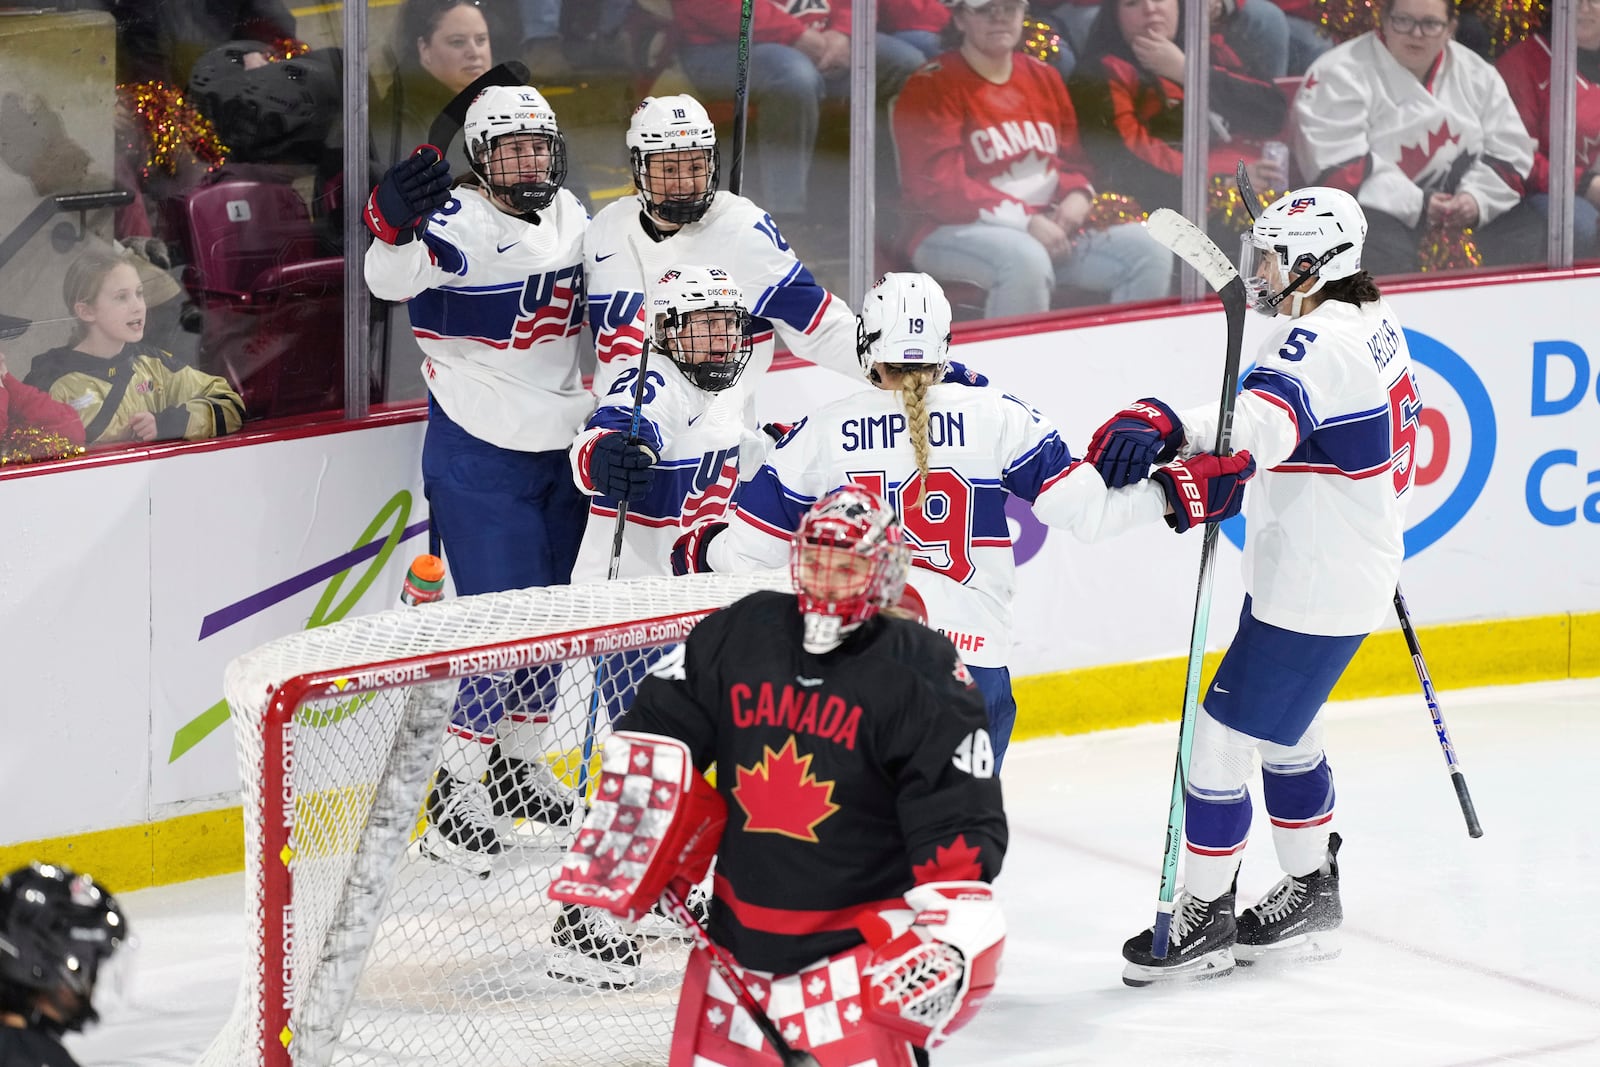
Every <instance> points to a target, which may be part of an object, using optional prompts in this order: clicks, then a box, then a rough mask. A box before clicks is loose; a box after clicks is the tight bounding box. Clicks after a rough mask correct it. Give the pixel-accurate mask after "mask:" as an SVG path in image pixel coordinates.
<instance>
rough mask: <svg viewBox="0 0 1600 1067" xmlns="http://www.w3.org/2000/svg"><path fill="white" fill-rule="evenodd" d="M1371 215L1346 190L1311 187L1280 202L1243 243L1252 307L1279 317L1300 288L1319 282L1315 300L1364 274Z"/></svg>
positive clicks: (1241, 270) (1241, 265)
mask: <svg viewBox="0 0 1600 1067" xmlns="http://www.w3.org/2000/svg"><path fill="white" fill-rule="evenodd" d="M1366 237H1367V216H1366V215H1365V214H1364V213H1363V212H1362V210H1361V205H1360V204H1358V203H1356V198H1355V197H1353V196H1351V195H1350V194H1349V193H1347V192H1344V191H1343V190H1341V189H1329V188H1326V187H1325V186H1310V187H1307V188H1305V189H1296V190H1294V191H1293V192H1291V193H1288V194H1286V195H1285V196H1283V197H1280V198H1279V199H1278V200H1276V201H1274V202H1273V203H1272V205H1271V206H1270V207H1268V208H1267V209H1266V210H1265V211H1263V212H1262V213H1261V217H1260V218H1258V219H1256V222H1255V225H1254V226H1252V227H1251V228H1250V230H1249V232H1247V233H1246V234H1245V235H1244V237H1243V238H1242V241H1241V246H1240V256H1239V274H1240V275H1241V276H1242V277H1243V278H1244V284H1245V289H1246V290H1247V291H1248V292H1249V294H1250V306H1251V307H1253V308H1255V309H1256V310H1257V311H1259V312H1261V313H1263V314H1266V315H1276V314H1277V313H1278V305H1279V304H1281V303H1282V302H1283V300H1284V298H1285V297H1287V296H1288V295H1289V294H1290V293H1291V292H1292V291H1293V290H1294V289H1295V287H1296V286H1298V285H1299V284H1300V283H1301V282H1304V281H1305V280H1306V279H1307V278H1311V277H1315V278H1316V279H1317V282H1316V284H1315V285H1313V286H1312V287H1311V289H1310V290H1308V291H1307V292H1306V293H1305V294H1304V295H1306V296H1309V295H1311V294H1312V293H1315V292H1316V291H1317V290H1318V289H1321V288H1322V287H1323V286H1324V285H1325V284H1327V283H1328V282H1336V281H1339V280H1340V279H1342V278H1349V277H1351V276H1352V275H1354V274H1356V273H1358V272H1359V271H1360V270H1361V247H1362V245H1363V244H1364V243H1365V241H1366Z"/></svg>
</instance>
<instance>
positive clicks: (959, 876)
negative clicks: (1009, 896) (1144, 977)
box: [551, 486, 1007, 1067]
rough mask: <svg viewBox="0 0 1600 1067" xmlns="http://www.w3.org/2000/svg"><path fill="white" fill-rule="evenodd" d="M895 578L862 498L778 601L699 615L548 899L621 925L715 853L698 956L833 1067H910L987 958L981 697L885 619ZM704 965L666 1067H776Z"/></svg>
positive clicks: (996, 839) (844, 502) (886, 521)
mask: <svg viewBox="0 0 1600 1067" xmlns="http://www.w3.org/2000/svg"><path fill="white" fill-rule="evenodd" d="M907 562H908V557H907V549H906V544H905V536H904V533H903V532H902V530H901V529H900V523H899V520H898V519H897V518H896V516H895V514H894V512H893V511H892V510H891V509H890V508H889V507H888V506H887V505H886V504H885V503H884V501H882V500H881V499H879V498H878V497H877V496H875V495H874V494H873V493H871V492H869V491H867V490H865V489H862V488H860V487H858V486H847V487H845V488H843V489H839V490H836V491H834V492H832V493H829V494H827V495H826V496H824V497H823V498H822V499H821V500H819V501H818V502H817V503H816V504H815V506H813V507H811V508H809V509H808V510H807V511H806V512H805V514H804V516H803V517H802V520H801V521H800V523H799V530H798V532H797V533H796V535H795V536H794V538H793V541H792V548H791V553H790V569H791V573H792V574H793V578H794V585H795V593H794V594H782V593H775V592H769V593H755V594H753V595H751V596H748V597H745V598H744V599H743V600H740V601H738V602H737V603H735V604H733V605H732V606H730V607H728V608H726V609H724V610H722V611H719V612H717V613H715V614H714V615H711V616H710V617H708V618H707V619H706V620H705V621H704V622H702V623H700V624H699V625H698V626H696V627H695V629H694V630H693V632H691V633H690V635H689V639H688V641H687V643H686V645H685V654H684V659H683V664H682V670H681V671H680V672H677V673H676V676H675V677H671V678H668V677H661V676H656V675H652V676H650V677H648V678H646V679H645V680H644V682H643V684H642V685H641V686H640V687H639V695H638V699H637V700H636V701H635V702H634V704H633V706H632V708H631V709H629V711H628V712H627V713H626V714H624V715H623V716H622V717H621V718H620V719H619V720H617V731H618V732H616V733H614V734H612V735H611V737H610V738H608V739H607V741H606V747H605V754H604V763H603V768H604V773H603V776H602V778H601V780H600V783H599V786H598V789H597V799H596V802H595V804H594V807H593V810H592V811H591V813H590V816H589V820H588V821H587V822H586V823H585V825H584V828H583V830H582V831H580V833H579V835H578V838H577V841H576V842H575V843H574V845H573V850H572V852H571V853H569V855H568V858H567V863H566V865H565V866H564V867H563V869H562V871H561V872H560V874H559V875H558V876H557V878H556V880H555V882H554V884H553V886H552V891H551V895H552V896H553V897H555V898H556V899H558V900H568V901H580V902H584V903H590V902H594V903H599V904H601V905H602V906H604V907H607V908H609V909H610V910H612V911H615V912H616V913H617V914H619V915H621V916H622V917H624V918H634V917H637V916H638V915H640V914H642V913H643V912H645V911H646V910H648V909H649V908H650V906H651V905H652V903H654V901H655V899H656V897H657V895H659V894H660V893H661V891H662V888H663V887H664V886H667V885H669V884H671V885H672V887H673V888H674V891H675V892H676V893H678V894H679V895H680V896H681V895H682V893H683V892H684V890H685V888H686V886H687V885H688V884H690V883H692V882H693V881H695V880H697V879H698V878H699V877H700V876H701V875H702V874H703V873H704V870H705V867H706V863H707V862H708V860H709V859H710V853H711V852H712V851H713V850H714V851H715V854H716V861H717V870H716V877H715V892H714V896H713V900H712V904H711V919H710V935H711V940H712V941H713V942H714V943H715V945H716V946H717V947H718V948H719V949H720V950H725V951H726V952H727V953H728V954H731V956H732V957H733V961H734V962H735V963H736V964H737V966H738V967H739V968H741V969H742V970H743V974H742V977H743V981H744V984H745V985H746V986H748V987H749V991H750V994H751V995H752V997H753V999H754V1000H755V1002H756V1004H757V1005H758V1006H759V1007H760V1008H761V1010H762V1012H763V1014H764V1015H766V1016H767V1017H768V1018H769V1019H770V1020H771V1021H772V1022H773V1023H774V1024H776V1027H777V1030H778V1032H779V1033H780V1034H781V1035H782V1036H783V1037H784V1038H785V1040H787V1041H788V1043H789V1044H790V1045H791V1046H793V1047H795V1048H799V1049H806V1050H809V1051H810V1052H811V1054H812V1055H814V1056H815V1057H816V1059H817V1060H818V1061H819V1062H820V1063H822V1064H824V1065H830V1067H832V1065H843V1064H858V1063H877V1064H878V1065H879V1067H910V1065H911V1064H912V1063H913V1062H919V1061H920V1062H926V1060H925V1059H922V1058H921V1053H920V1048H922V1047H929V1048H931V1047H933V1046H935V1045H937V1044H939V1043H940V1042H941V1041H943V1040H944V1039H945V1037H947V1036H948V1035H949V1034H950V1033H952V1032H954V1031H955V1030H957V1029H959V1028H960V1027H961V1026H963V1025H965V1023H966V1022H967V1021H968V1020H969V1019H970V1018H971V1016H972V1015H973V1014H974V1013H975V1012H976V1010H977V1008H978V1005H979V1003H980V1002H981V1001H982V999H983V998H984V997H985V996H986V995H987V994H988V992H989V988H990V987H991V986H992V985H993V982H994V979H995V975H996V973H997V971H998V967H999V960H1000V954H1001V952H1002V950H1003V946H1004V936H1005V922H1004V918H1003V916H1002V915H1001V913H1000V909H999V905H998V904H997V903H996V902H995V901H994V899H993V896H992V894H991V892H990V889H989V885H988V883H989V881H990V880H991V879H993V878H994V876H995V875H996V874H997V873H998V872H999V870H1000V863H1001V859H1002V857H1003V856H1004V853H1005V848H1006V839H1007V832H1006V820H1005V813H1004V811H1003V810H1002V808H1001V800H1000V785H999V782H997V781H996V780H995V777H994V767H993V764H992V762H991V761H990V760H989V759H988V758H987V757H988V749H989V745H988V734H987V725H986V722H985V717H984V712H983V702H982V698H981V697H980V696H979V694H978V691H977V689H976V688H975V687H974V685H973V682H972V678H971V675H970V674H969V673H968V672H967V670H966V668H965V667H964V666H963V665H962V662H961V659H960V658H959V657H958V655H957V654H956V650H955V648H954V647H953V646H952V645H951V644H950V642H949V641H948V640H947V639H945V638H943V637H941V636H939V635H938V634H936V633H934V632H933V631H931V630H929V629H927V628H926V627H924V626H922V625H920V624H918V623H915V622H911V621H908V620H906V619H902V618H897V617H891V616H889V615H887V614H885V613H884V612H883V609H884V608H885V607H887V606H889V605H892V604H895V603H896V602H897V601H898V599H899V597H900V594H901V589H902V587H903V585H904V583H905V576H906V570H907ZM980 739H981V740H980ZM713 763H715V764H716V765H717V767H718V775H717V785H716V787H715V793H712V792H711V787H709V786H708V785H706V783H705V780H704V778H703V777H701V775H702V773H703V772H704V771H705V770H706V769H707V768H708V767H709V766H710V765H711V764H713ZM635 803H638V804H640V805H643V806H648V808H649V809H651V810H650V811H649V812H648V813H647V814H645V816H644V818H642V819H636V818H634V817H633V815H634V813H635V812H636V811H638V808H637V807H633V806H632V805H634V804H635ZM721 820H725V824H724V823H723V822H722V821H721ZM624 834H625V835H627V836H628V837H629V838H631V840H624V839H622V838H621V837H620V836H619V835H624ZM602 842H603V843H604V844H603V847H602ZM614 846H615V847H614ZM636 850H637V851H636ZM636 857H638V858H640V859H639V860H638V861H637V862H635V858H636ZM644 857H648V859H645V858H644ZM709 951H712V950H708V949H707V948H705V947H700V948H697V949H696V950H695V951H694V952H693V954H691V956H690V958H689V965H688V970H687V973H686V974H685V976H684V984H683V991H682V994H681V996H680V998H679V1007H678V1018H677V1025H676V1029H675V1032H674V1035H673V1043H672V1055H671V1060H670V1063H671V1064H672V1067H689V1065H690V1064H702V1065H716V1067H755V1065H767V1064H771V1063H773V1062H775V1061H774V1058H773V1053H772V1052H771V1051H770V1050H769V1049H768V1048H764V1042H763V1038H762V1035H761V1034H760V1033H759V1032H758V1031H757V1029H756V1027H755V1025H753V1024H752V1021H751V1016H750V1015H748V1014H746V1013H745V1011H744V1009H743V1008H740V1007H737V1006H736V1005H735V1003H734V1002H733V1000H732V998H731V997H730V995H729V992H728V988H727V986H726V985H725V984H724V983H723V982H721V981H720V980H719V979H717V978H715V977H713V976H712V975H711V974H710V970H711V961H710V956H709ZM914 1047H915V1049H916V1051H914Z"/></svg>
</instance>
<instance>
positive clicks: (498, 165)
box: [469, 130, 567, 215]
mask: <svg viewBox="0 0 1600 1067" xmlns="http://www.w3.org/2000/svg"><path fill="white" fill-rule="evenodd" d="M524 133H531V134H533V135H534V136H535V137H538V138H541V139H543V141H544V142H545V145H546V150H547V152H548V154H549V158H550V165H549V168H548V169H547V170H546V171H545V178H544V180H543V181H533V182H528V181H505V180H504V179H505V178H506V176H507V167H506V164H505V161H504V160H496V159H495V154H494V149H495V145H496V144H498V143H499V142H500V141H502V140H503V139H504V138H507V137H515V136H517V135H518V134H524ZM469 161H470V162H471V164H472V173H474V174H476V175H477V176H478V180H479V181H481V182H483V184H484V185H485V186H487V187H488V189H489V191H490V192H492V193H494V195H495V196H497V197H499V198H500V199H501V200H503V201H505V203H507V204H508V205H510V206H511V207H512V208H513V209H514V210H515V211H516V212H517V214H519V215H526V214H528V213H529V212H533V211H543V210H544V209H545V208H547V207H549V206H550V205H551V204H553V203H554V202H555V199H556V193H558V192H560V191H561V187H562V186H564V185H565V184H566V182H567V139H566V138H565V137H563V136H562V135H561V133H560V131H555V132H548V131H543V130H540V131H533V130H507V131H506V132H504V133H501V134H497V135H495V136H493V137H484V138H482V139H480V140H479V141H478V142H477V143H476V145H474V147H473V151H472V153H471V157H470V160H469ZM513 173H515V172H513Z"/></svg>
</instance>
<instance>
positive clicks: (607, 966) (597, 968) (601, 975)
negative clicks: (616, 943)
mask: <svg viewBox="0 0 1600 1067" xmlns="http://www.w3.org/2000/svg"><path fill="white" fill-rule="evenodd" d="M545 971H546V972H547V973H548V974H549V975H550V977H551V978H559V979H560V980H561V981H563V982H572V983H574V984H576V985H586V986H593V987H594V988H595V989H627V988H628V987H629V986H631V985H633V982H634V979H635V978H636V977H638V971H639V968H637V967H630V966H627V965H625V964H620V963H606V962H605V961H604V960H597V959H595V958H593V957H592V956H585V955H584V954H583V953H581V952H577V951H574V950H573V949H568V948H558V949H555V950H553V951H552V952H551V953H550V955H549V957H548V958H547V959H546V960H545Z"/></svg>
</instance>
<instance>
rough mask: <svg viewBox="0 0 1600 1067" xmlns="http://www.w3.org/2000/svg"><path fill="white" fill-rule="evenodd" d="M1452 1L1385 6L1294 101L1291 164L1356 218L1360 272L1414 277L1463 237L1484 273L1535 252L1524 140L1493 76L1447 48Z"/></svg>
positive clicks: (1537, 242) (1327, 58) (1332, 54)
mask: <svg viewBox="0 0 1600 1067" xmlns="http://www.w3.org/2000/svg"><path fill="white" fill-rule="evenodd" d="M1455 27H1456V9H1455V3H1454V0H1386V2H1385V4H1384V7H1383V24H1382V28H1381V29H1378V30H1373V31H1371V32H1368V33H1364V34H1362V35H1361V36H1359V37H1356V38H1353V39H1351V40H1349V41H1346V42H1345V43H1344V44H1341V45H1339V46H1338V47H1336V48H1334V49H1332V50H1331V51H1329V52H1328V53H1326V54H1325V55H1323V56H1322V58H1321V59H1318V60H1317V61H1316V62H1315V63H1313V64H1312V65H1311V69H1310V70H1309V71H1307V72H1306V82H1305V85H1304V87H1302V88H1301V90H1300V92H1299V93H1298V94H1297V95H1296V96H1295V101H1294V121H1295V137H1294V152H1295V161H1296V163H1297V164H1298V166H1299V170H1300V173H1301V174H1302V175H1304V176H1305V177H1306V178H1307V179H1309V180H1310V182H1311V184H1314V185H1326V186H1332V187H1333V188H1336V189H1343V190H1345V191H1347V192H1349V193H1351V194H1353V195H1354V196H1355V197H1356V199H1357V200H1359V201H1360V203H1361V207H1362V209H1363V210H1364V211H1365V212H1366V216H1367V227H1368V229H1367V240H1366V245H1365V247H1364V250H1363V252H1362V266H1364V267H1365V268H1366V269H1367V270H1369V271H1371V272H1372V273H1374V274H1396V273H1406V272H1411V271H1415V270H1417V269H1418V268H1419V267H1420V266H1421V265H1422V262H1423V261H1422V258H1421V256H1422V251H1423V249H1424V247H1425V246H1426V245H1429V244H1432V245H1435V246H1437V245H1439V244H1440V243H1441V242H1450V241H1457V240H1460V239H1461V238H1463V237H1464V236H1465V235H1464V234H1463V231H1464V230H1466V229H1471V230H1472V231H1473V233H1472V236H1473V239H1474V241H1475V242H1476V244H1477V246H1478V249H1479V251H1480V252H1481V253H1482V255H1483V260H1484V262H1485V263H1493V264H1500V263H1518V262H1529V261H1532V260H1534V259H1537V258H1539V257H1540V256H1541V255H1542V250H1543V236H1544V232H1543V229H1542V228H1541V227H1540V226H1539V219H1538V215H1537V213H1536V212H1534V211H1533V209H1532V208H1531V207H1529V206H1528V205H1527V204H1526V203H1525V202H1524V201H1523V194H1524V191H1525V183H1526V181H1527V177H1528V173H1529V171H1530V169H1531V168H1532V166H1533V152H1534V147H1535V146H1534V142H1533V138H1531V137H1529V136H1528V131H1527V130H1526V129H1525V128H1524V127H1523V124H1522V118H1521V116H1519V115H1518V114H1517V109H1516V106H1515V105H1514V104H1513V103H1512V102H1511V95H1510V93H1509V92H1507V90H1506V84H1505V81H1504V80H1503V79H1502V78H1501V77H1500V74H1499V73H1498V72H1497V71H1496V70H1495V69H1494V68H1493V67H1492V66H1490V65H1489V64H1488V62H1487V61H1485V60H1483V59H1480V58H1479V57H1478V56H1476V55H1475V54H1473V53H1472V52H1471V51H1470V50H1468V49H1467V48H1466V47H1465V46H1464V45H1460V44H1457V43H1456V42H1455V41H1453V40H1452V39H1451V35H1452V34H1453V33H1454V32H1455Z"/></svg>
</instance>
